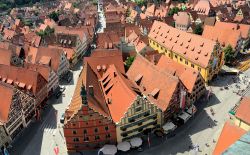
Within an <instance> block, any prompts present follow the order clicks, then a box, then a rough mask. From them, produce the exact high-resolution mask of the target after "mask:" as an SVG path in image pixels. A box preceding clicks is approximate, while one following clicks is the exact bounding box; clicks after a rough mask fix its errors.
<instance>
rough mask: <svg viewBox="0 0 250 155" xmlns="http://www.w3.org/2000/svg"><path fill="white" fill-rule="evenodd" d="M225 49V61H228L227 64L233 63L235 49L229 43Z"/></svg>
mask: <svg viewBox="0 0 250 155" xmlns="http://www.w3.org/2000/svg"><path fill="white" fill-rule="evenodd" d="M223 51H224V54H225V56H224V60H225V63H227V64H228V63H231V62H232V61H233V59H234V50H233V48H232V46H231V45H228V46H227V47H225V48H224V49H223Z"/></svg>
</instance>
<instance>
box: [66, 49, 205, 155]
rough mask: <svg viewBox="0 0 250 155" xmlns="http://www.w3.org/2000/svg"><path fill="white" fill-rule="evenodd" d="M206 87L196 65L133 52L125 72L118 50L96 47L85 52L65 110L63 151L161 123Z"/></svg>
mask: <svg viewBox="0 0 250 155" xmlns="http://www.w3.org/2000/svg"><path fill="white" fill-rule="evenodd" d="M152 81H153V82H152ZM205 92H206V88H205V81H204V80H203V78H202V76H201V74H200V73H199V72H198V71H196V70H195V69H192V68H189V67H185V66H182V65H180V64H178V63H176V62H175V61H173V60H171V59H169V58H167V57H165V56H164V55H159V54H155V53H154V54H153V55H149V56H148V59H146V58H145V57H143V56H141V55H137V56H136V58H135V60H134V62H133V64H132V66H131V67H130V68H129V70H128V71H127V72H126V73H125V70H124V65H123V57H122V53H121V52H120V51H118V50H115V49H108V50H107V49H97V50H95V51H94V52H93V53H92V55H91V56H90V57H85V58H84V66H83V70H82V72H81V74H80V76H79V79H78V82H77V85H76V89H75V92H74V95H73V97H72V100H71V103H70V104H69V107H68V108H67V109H66V111H65V121H64V127H63V128H64V136H65V139H66V144H67V148H68V151H77V150H86V149H94V148H98V147H101V146H102V145H104V144H106V143H116V142H122V141H127V140H129V139H131V138H133V137H137V136H141V135H142V134H143V133H147V132H149V131H153V130H154V129H160V128H161V127H162V126H163V125H164V124H165V123H167V122H170V121H171V119H173V118H175V117H177V116H178V114H181V113H182V112H183V111H186V110H188V109H192V108H193V103H194V102H195V101H196V100H198V99H199V98H200V97H201V96H202V95H204V93H205ZM191 111H192V110H191Z"/></svg>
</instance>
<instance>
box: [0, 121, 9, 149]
mask: <svg viewBox="0 0 250 155" xmlns="http://www.w3.org/2000/svg"><path fill="white" fill-rule="evenodd" d="M0 139H1V140H0V148H1V147H2V146H4V145H5V144H6V143H9V142H10V138H9V136H8V135H7V133H6V131H5V129H4V126H3V125H0Z"/></svg>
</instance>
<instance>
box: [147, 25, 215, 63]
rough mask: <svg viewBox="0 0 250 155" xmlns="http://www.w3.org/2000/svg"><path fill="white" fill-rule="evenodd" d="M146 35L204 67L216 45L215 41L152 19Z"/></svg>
mask: <svg viewBox="0 0 250 155" xmlns="http://www.w3.org/2000/svg"><path fill="white" fill-rule="evenodd" d="M148 37H149V38H150V39H152V40H154V41H156V42H158V43H159V44H160V45H162V46H164V47H166V48H167V49H170V50H171V51H174V52H175V53H177V54H179V55H181V56H183V57H185V58H186V59H188V60H190V61H192V62H193V63H195V64H199V65H200V66H202V67H204V68H206V67H207V66H208V65H209V60H210V58H211V56H212V53H213V51H214V47H215V45H216V42H215V41H212V40H209V39H205V38H203V37H201V36H198V35H194V34H190V33H186V32H184V31H181V30H178V29H176V28H173V27H171V26H169V25H167V24H165V23H163V22H159V21H154V24H153V26H152V28H151V30H150V33H149V35H148Z"/></svg>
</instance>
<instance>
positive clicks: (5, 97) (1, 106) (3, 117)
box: [0, 82, 14, 123]
mask: <svg viewBox="0 0 250 155" xmlns="http://www.w3.org/2000/svg"><path fill="white" fill-rule="evenodd" d="M13 95H14V92H13V87H11V86H9V85H7V84H4V83H2V82H0V100H1V102H0V123H6V122H7V121H8V117H9V112H10V106H11V103H12V96H13Z"/></svg>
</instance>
